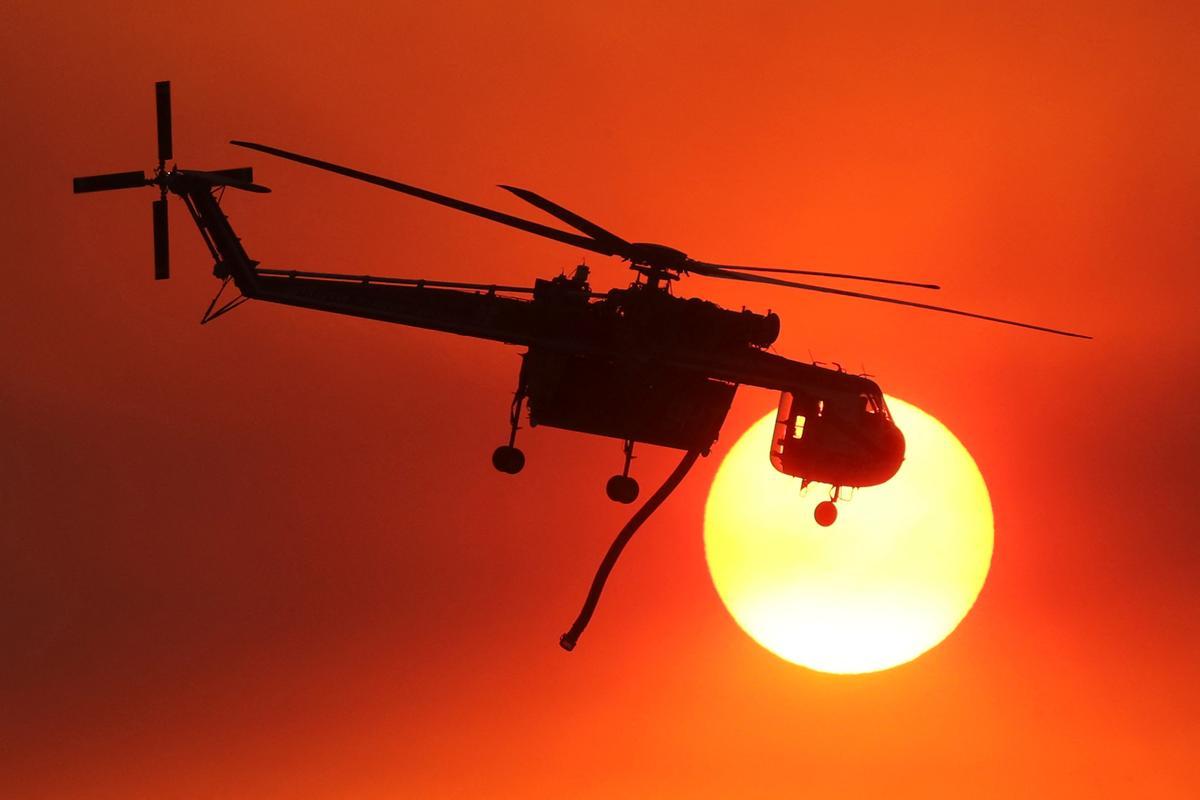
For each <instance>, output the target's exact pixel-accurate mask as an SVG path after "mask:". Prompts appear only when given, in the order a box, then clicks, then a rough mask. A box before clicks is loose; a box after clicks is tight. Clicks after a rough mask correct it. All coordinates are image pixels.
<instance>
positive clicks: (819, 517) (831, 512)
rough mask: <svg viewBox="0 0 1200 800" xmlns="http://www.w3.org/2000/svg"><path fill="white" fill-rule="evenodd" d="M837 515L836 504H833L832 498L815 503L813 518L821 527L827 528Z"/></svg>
mask: <svg viewBox="0 0 1200 800" xmlns="http://www.w3.org/2000/svg"><path fill="white" fill-rule="evenodd" d="M837 515H838V511H837V506H836V505H834V503H833V501H832V500H825V501H823V502H820V503H817V507H816V509H814V510H813V519H815V520H816V521H817V524H818V525H820V526H821V527H822V528H828V527H829V526H830V525H832V524H833V523H834V522H835V521H836V520H837Z"/></svg>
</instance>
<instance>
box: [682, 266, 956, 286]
mask: <svg viewBox="0 0 1200 800" xmlns="http://www.w3.org/2000/svg"><path fill="white" fill-rule="evenodd" d="M694 263H697V264H703V265H704V266H706V267H716V268H717V269H726V270H737V271H738V272H772V273H776V274H780V275H811V276H813V277H815V278H841V279H843V280H848V281H870V282H871V283H890V284H892V285H893V286H915V287H917V288H918V289H940V288H942V287H941V286H939V285H937V284H936V283H918V282H917V281H902V280H897V279H895V278H873V277H869V276H867V275H850V274H847V273H844V272H818V271H816V270H811V269H791V268H783V267H738V266H734V265H733V264H711V263H709V262H707V261H697V262H694Z"/></svg>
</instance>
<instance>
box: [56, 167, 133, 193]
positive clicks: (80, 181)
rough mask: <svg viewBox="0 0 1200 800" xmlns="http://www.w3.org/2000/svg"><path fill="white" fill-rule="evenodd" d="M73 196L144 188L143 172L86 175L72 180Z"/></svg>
mask: <svg viewBox="0 0 1200 800" xmlns="http://www.w3.org/2000/svg"><path fill="white" fill-rule="evenodd" d="M73 183H74V187H75V194H83V193H85V192H107V191H109V190H110V189H134V188H136V187H139V186H145V185H146V183H147V181H146V173H144V172H109V173H107V174H104V175H88V176H86V177H83V178H76V179H75V180H74V182H73Z"/></svg>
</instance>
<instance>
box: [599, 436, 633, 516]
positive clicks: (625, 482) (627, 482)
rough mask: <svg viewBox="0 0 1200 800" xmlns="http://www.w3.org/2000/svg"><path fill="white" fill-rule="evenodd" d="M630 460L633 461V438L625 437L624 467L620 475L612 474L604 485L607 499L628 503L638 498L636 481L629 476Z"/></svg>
mask: <svg viewBox="0 0 1200 800" xmlns="http://www.w3.org/2000/svg"><path fill="white" fill-rule="evenodd" d="M631 461H633V440H632V439H627V440H626V441H625V468H624V469H623V470H621V474H620V475H613V476H612V477H611V478H609V479H608V483H606V484H605V485H604V492H605V494H607V495H608V499H609V500H612V501H613V502H615V503H622V504H624V505H629V504H630V503H632V502H633V501H634V500H637V499H638V492H639V487H638V482H637V481H635V480H634V479H633V478H631V477H629V463H630V462H631Z"/></svg>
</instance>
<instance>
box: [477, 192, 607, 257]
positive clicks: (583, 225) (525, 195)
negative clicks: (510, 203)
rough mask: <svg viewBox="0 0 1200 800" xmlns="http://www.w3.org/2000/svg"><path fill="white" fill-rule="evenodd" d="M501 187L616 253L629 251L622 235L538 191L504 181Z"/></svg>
mask: <svg viewBox="0 0 1200 800" xmlns="http://www.w3.org/2000/svg"><path fill="white" fill-rule="evenodd" d="M500 188H501V189H504V190H505V191H508V192H512V193H513V194H515V195H516V196H517V197H519V198H521V199H522V200H524V201H525V202H526V203H529V204H530V205H533V206H536V207H537V208H540V209H541V210H542V211H545V212H546V213H547V214H549V215H550V216H552V217H557V218H558V219H560V220H562V221H563V222H565V223H567V224H568V225H570V226H571V227H572V228H574V229H575V230H577V231H582V232H583V233H586V234H587V235H588V236H590V237H592V238H593V239H595V240H596V241H598V242H602V243H604V244H605V245H607V246H609V247H611V248H612V250H613V252H614V253H619V254H624V252H627V250H628V249H629V248H630V244H629V242H627V241H625V240H624V239H622V238H621V237H620V236H617V235H616V234H615V233H612V232H611V231H606V230H605V229H604V228H601V227H600V226H599V225H597V224H596V223H594V222H592V221H591V220H588V219H584V218H583V217H581V216H579V215H578V214H576V213H575V212H574V211H571V210H569V209H566V208H563V207H562V206H560V205H559V204H558V203H555V202H554V201H552V200H547V199H546V198H544V197H542V196H541V195H540V194H538V193H537V192H531V191H529V190H528V189H521V188H520V187H517V186H508V185H506V184H503V183H502V184H500Z"/></svg>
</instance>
